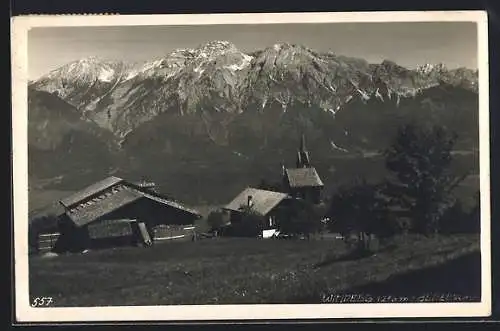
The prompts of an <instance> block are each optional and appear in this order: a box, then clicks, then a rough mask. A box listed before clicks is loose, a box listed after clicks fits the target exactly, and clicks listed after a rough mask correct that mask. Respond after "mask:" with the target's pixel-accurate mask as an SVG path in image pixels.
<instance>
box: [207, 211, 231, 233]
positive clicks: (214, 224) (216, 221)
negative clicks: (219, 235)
mask: <svg viewBox="0 0 500 331" xmlns="http://www.w3.org/2000/svg"><path fill="white" fill-rule="evenodd" d="M226 223H227V219H226V215H225V213H224V212H223V211H222V210H215V211H212V212H210V214H208V217H207V224H208V225H209V226H210V230H211V231H215V230H218V229H220V228H221V227H222V226H223V225H225V224H226Z"/></svg>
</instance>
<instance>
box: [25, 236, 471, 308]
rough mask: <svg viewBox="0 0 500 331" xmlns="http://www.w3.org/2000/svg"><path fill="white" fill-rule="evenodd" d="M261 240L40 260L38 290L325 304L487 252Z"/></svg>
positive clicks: (68, 298)
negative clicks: (361, 254)
mask: <svg viewBox="0 0 500 331" xmlns="http://www.w3.org/2000/svg"><path fill="white" fill-rule="evenodd" d="M256 240H258V239H230V238H224V239H222V238H221V239H214V240H208V239H207V240H201V241H197V242H194V243H192V242H185V243H180V242H179V243H168V244H160V245H156V246H155V247H152V248H144V249H140V248H122V249H115V250H108V251H99V252H97V251H96V252H90V253H88V254H86V255H78V256H61V257H56V258H53V259H47V258H45V259H44V258H40V257H34V258H32V260H31V261H30V286H31V295H32V296H52V297H53V298H54V301H55V304H56V305H59V306H95V305H98V306H103V305H159V304H211V303H212V304H213V303H219V304H220V303H319V302H321V297H322V295H324V294H332V293H339V292H342V291H345V290H347V289H350V288H356V287H359V286H362V285H366V284H369V283H374V282H383V281H384V280H386V279H388V278H389V277H391V276H394V275H399V274H403V273H405V272H408V271H412V270H413V271H414V270H419V269H422V268H425V267H428V266H432V265H437V264H442V263H444V262H445V261H449V260H453V259H455V258H457V257H459V256H464V255H467V254H468V253H471V252H478V251H479V244H478V242H479V240H478V237H477V236H469V235H463V236H454V237H435V238H417V237H409V238H407V239H406V241H405V240H402V239H401V240H400V241H399V242H398V245H397V246H396V247H395V248H392V249H391V248H387V249H385V250H381V251H380V252H378V253H377V254H376V255H374V256H371V257H366V258H363V259H357V260H354V259H349V258H345V255H346V248H345V246H344V244H343V243H342V242H341V241H338V240H312V241H309V242H308V241H287V240H261V241H259V242H258V243H257V242H256ZM457 277H460V275H457ZM479 279H480V278H479V277H476V280H479ZM417 281H418V280H417ZM472 282H474V280H472ZM413 285H414V284H410V283H409V284H407V286H408V287H412V286H413ZM424 285H425V284H424ZM476 287H477V286H472V287H471V288H476ZM423 290H425V286H424V288H423ZM469 295H472V296H474V295H479V293H470V294H469Z"/></svg>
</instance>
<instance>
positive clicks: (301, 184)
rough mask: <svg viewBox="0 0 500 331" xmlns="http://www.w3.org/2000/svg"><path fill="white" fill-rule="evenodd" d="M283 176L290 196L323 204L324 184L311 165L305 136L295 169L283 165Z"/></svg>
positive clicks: (284, 185) (285, 188) (301, 142)
mask: <svg viewBox="0 0 500 331" xmlns="http://www.w3.org/2000/svg"><path fill="white" fill-rule="evenodd" d="M282 176H283V187H284V190H285V191H286V193H288V194H289V195H290V196H292V197H294V198H300V199H304V200H306V201H308V202H310V203H312V204H319V203H321V191H322V189H323V187H324V184H323V181H322V180H321V178H320V177H319V174H318V172H317V171H316V168H315V167H313V166H312V164H311V159H310V155H309V152H308V151H307V148H306V140H305V136H304V135H302V138H301V141H300V147H299V150H298V151H297V161H296V164H295V168H286V167H285V165H282Z"/></svg>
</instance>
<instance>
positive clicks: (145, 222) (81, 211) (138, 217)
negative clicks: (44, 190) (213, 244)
mask: <svg viewBox="0 0 500 331" xmlns="http://www.w3.org/2000/svg"><path fill="white" fill-rule="evenodd" d="M60 204H61V205H62V206H63V208H64V213H63V214H62V215H61V216H60V217H59V220H58V223H59V224H58V225H59V232H60V236H59V239H58V241H57V243H56V246H55V250H56V251H82V250H85V249H89V248H102V247H111V246H119V245H151V244H152V243H153V242H154V241H157V240H163V239H174V238H190V234H192V233H193V230H194V226H193V224H194V221H195V220H196V219H198V218H200V217H201V216H200V214H199V213H198V212H197V211H195V210H193V209H190V208H187V207H186V206H184V205H182V204H180V203H178V202H175V201H173V200H172V199H169V198H167V197H164V196H162V195H161V194H159V193H157V192H156V191H155V190H154V188H153V187H152V185H141V183H132V182H128V181H125V180H124V179H121V178H118V177H113V176H112V177H108V178H106V179H103V180H101V181H99V182H97V183H95V184H92V185H90V186H88V187H86V188H84V189H82V190H81V191H79V192H77V193H75V194H73V195H71V196H69V197H67V198H65V199H63V200H61V201H60Z"/></svg>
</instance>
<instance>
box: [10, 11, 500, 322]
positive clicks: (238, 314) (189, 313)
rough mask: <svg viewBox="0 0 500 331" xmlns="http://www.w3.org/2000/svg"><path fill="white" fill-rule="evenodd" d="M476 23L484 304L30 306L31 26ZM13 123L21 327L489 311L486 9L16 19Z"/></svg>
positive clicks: (476, 314) (479, 313) (18, 316)
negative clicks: (49, 323) (79, 323)
mask: <svg viewBox="0 0 500 331" xmlns="http://www.w3.org/2000/svg"><path fill="white" fill-rule="evenodd" d="M436 21H438V22H445V21H446V22H458V21H461V22H476V23H477V27H478V68H479V88H480V94H479V100H480V111H479V122H480V124H479V126H480V191H481V229H482V231H481V265H482V270H481V274H482V284H481V288H482V302H480V303H404V304H321V305H192V306H133V307H91V308H32V307H30V305H29V298H28V239H27V236H26V233H28V228H27V226H28V219H27V218H28V213H27V209H28V208H27V201H28V191H27V187H28V176H27V173H28V171H27V164H28V162H27V146H28V140H27V82H28V74H27V73H28V71H27V64H28V61H27V60H28V59H27V32H28V30H29V29H31V28H34V27H56V26H124V25H127V26H132V25H204V24H279V23H341V22H343V23H347V22H350V23H352V22H359V23H361V22H436ZM11 31H12V32H11V35H12V39H11V40H12V84H13V88H12V98H13V99H12V105H13V107H12V108H13V111H12V125H13V182H14V183H15V184H14V189H13V191H14V197H13V201H14V219H15V222H14V242H15V275H16V279H15V285H16V288H15V296H16V301H15V303H16V305H15V310H16V319H17V321H18V322H80V321H94V322H95V321H102V322H105V321H152V320H156V321H162V320H174V321H190V320H235V319H242V320H255V319H317V318H398V317H462V316H466V317H483V316H489V315H490V313H491V271H490V268H491V266H490V186H489V185H490V176H489V174H490V170H489V161H490V156H489V101H488V90H489V80H488V28H487V14H486V12H484V11H442V12H351V13H265V14H188V15H126V16H120V15H92V16H90V15H76V16H75V15H67V16H57V15H39V16H37V15H33V16H24V17H14V18H12V21H11Z"/></svg>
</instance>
